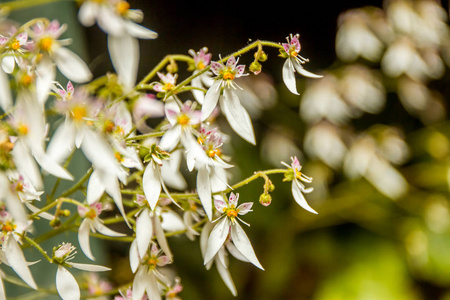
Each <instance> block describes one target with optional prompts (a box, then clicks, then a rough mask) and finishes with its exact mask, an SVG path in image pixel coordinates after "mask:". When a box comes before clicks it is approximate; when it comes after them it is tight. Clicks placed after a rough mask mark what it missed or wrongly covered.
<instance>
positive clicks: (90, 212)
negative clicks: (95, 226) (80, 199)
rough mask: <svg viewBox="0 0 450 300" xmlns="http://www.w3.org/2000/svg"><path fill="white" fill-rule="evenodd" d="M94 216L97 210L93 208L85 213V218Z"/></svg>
mask: <svg viewBox="0 0 450 300" xmlns="http://www.w3.org/2000/svg"><path fill="white" fill-rule="evenodd" d="M95 217H97V212H96V211H95V209H93V208H91V209H89V211H88V212H87V213H86V218H89V219H91V220H92V219H94V218H95Z"/></svg>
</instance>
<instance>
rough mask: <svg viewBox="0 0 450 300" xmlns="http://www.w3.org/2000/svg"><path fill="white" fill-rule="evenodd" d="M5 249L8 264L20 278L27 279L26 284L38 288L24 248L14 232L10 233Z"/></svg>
mask: <svg viewBox="0 0 450 300" xmlns="http://www.w3.org/2000/svg"><path fill="white" fill-rule="evenodd" d="M4 251H5V256H6V260H7V262H8V265H9V266H10V267H11V268H12V269H13V270H14V272H16V273H17V275H19V277H20V278H22V280H23V281H25V283H26V284H28V285H29V286H30V287H32V288H33V289H35V290H37V286H36V282H34V279H33V276H32V275H31V272H30V269H29V268H28V263H27V261H26V260H25V256H24V255H23V252H22V249H21V248H20V246H19V244H18V243H17V241H16V239H15V238H14V236H12V234H10V235H8V236H7V238H6V242H5V245H4Z"/></svg>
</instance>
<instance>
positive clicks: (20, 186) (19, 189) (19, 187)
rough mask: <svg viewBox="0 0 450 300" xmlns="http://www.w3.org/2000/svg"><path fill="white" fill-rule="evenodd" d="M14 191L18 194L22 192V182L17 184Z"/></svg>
mask: <svg viewBox="0 0 450 300" xmlns="http://www.w3.org/2000/svg"><path fill="white" fill-rule="evenodd" d="M16 191H18V192H21V191H23V183H22V182H17V184H16Z"/></svg>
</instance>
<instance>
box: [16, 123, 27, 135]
mask: <svg viewBox="0 0 450 300" xmlns="http://www.w3.org/2000/svg"><path fill="white" fill-rule="evenodd" d="M17 132H18V133H19V134H20V135H27V133H28V126H27V125H25V124H22V123H21V124H19V126H18V127H17Z"/></svg>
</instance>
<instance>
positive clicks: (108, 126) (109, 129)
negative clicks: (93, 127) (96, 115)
mask: <svg viewBox="0 0 450 300" xmlns="http://www.w3.org/2000/svg"><path fill="white" fill-rule="evenodd" d="M115 126H116V124H114V122H113V121H111V120H106V121H105V126H104V130H105V132H108V133H111V132H113V130H114V127H115Z"/></svg>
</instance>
